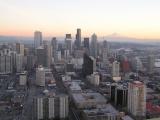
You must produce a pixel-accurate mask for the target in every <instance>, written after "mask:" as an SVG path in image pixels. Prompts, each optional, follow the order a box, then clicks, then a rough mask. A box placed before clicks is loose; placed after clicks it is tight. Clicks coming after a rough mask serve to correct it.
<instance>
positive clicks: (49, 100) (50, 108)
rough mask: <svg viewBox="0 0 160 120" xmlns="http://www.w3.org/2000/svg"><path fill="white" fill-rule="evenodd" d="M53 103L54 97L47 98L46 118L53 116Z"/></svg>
mask: <svg viewBox="0 0 160 120" xmlns="http://www.w3.org/2000/svg"><path fill="white" fill-rule="evenodd" d="M54 104H55V98H54V97H50V98H48V118H49V119H53V118H55V110H54V109H55V107H54Z"/></svg>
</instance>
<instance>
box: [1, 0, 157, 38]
mask: <svg viewBox="0 0 160 120" xmlns="http://www.w3.org/2000/svg"><path fill="white" fill-rule="evenodd" d="M77 28H81V29H82V35H83V36H90V35H91V34H93V33H96V34H97V35H98V36H107V35H110V34H112V33H118V34H120V35H122V36H127V37H134V38H141V39H159V38H160V0H0V35H5V36H33V32H34V31H35V30H39V31H41V32H42V33H43V35H45V36H64V35H65V34H66V33H71V34H73V35H74V34H75V33H76V29H77ZM73 35H72V36H73Z"/></svg>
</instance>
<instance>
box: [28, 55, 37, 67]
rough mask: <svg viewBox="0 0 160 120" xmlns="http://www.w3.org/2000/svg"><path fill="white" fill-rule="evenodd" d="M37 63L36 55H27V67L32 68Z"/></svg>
mask: <svg viewBox="0 0 160 120" xmlns="http://www.w3.org/2000/svg"><path fill="white" fill-rule="evenodd" d="M34 65H35V56H34V55H32V54H31V55H27V69H28V70H32V68H33V67H34Z"/></svg>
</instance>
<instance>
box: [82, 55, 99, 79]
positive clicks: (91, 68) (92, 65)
mask: <svg viewBox="0 0 160 120" xmlns="http://www.w3.org/2000/svg"><path fill="white" fill-rule="evenodd" d="M93 72H96V60H95V59H94V58H93V57H92V56H88V55H87V54H84V58H83V74H84V76H85V77H86V76H87V75H91V74H93Z"/></svg>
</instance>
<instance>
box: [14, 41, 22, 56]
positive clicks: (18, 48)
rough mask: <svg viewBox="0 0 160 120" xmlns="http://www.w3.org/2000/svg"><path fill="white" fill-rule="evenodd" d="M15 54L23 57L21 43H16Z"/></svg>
mask: <svg viewBox="0 0 160 120" xmlns="http://www.w3.org/2000/svg"><path fill="white" fill-rule="evenodd" d="M16 52H17V54H21V55H23V56H24V45H23V44H21V43H16Z"/></svg>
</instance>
